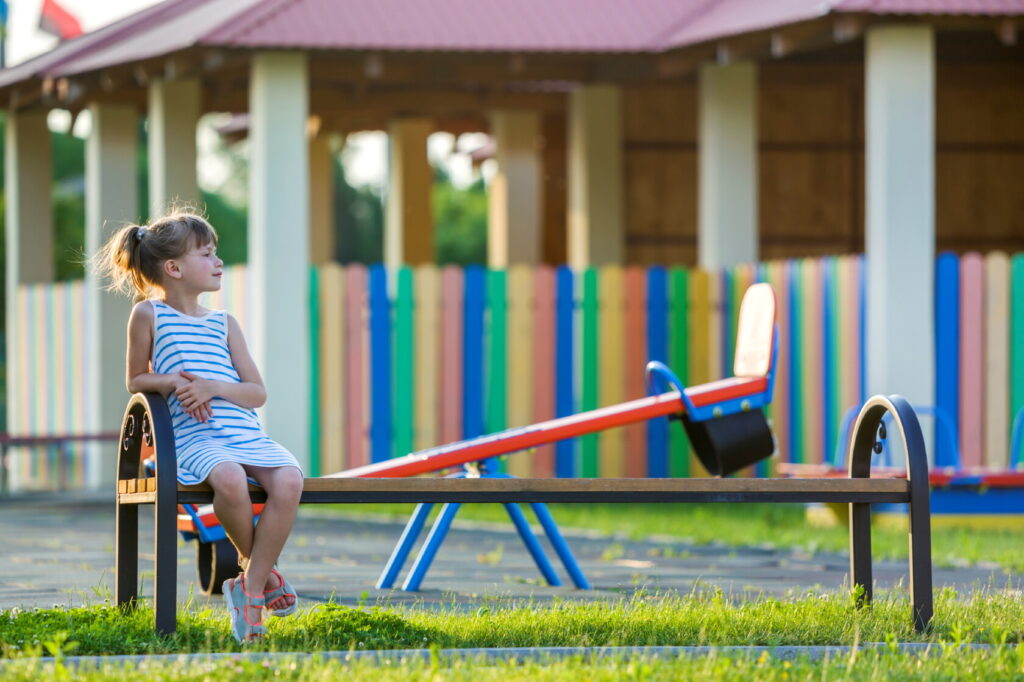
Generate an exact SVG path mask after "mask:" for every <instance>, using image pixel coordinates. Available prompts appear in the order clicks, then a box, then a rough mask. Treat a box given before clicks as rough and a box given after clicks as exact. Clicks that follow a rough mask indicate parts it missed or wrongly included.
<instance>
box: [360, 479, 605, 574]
mask: <svg viewBox="0 0 1024 682" xmlns="http://www.w3.org/2000/svg"><path fill="white" fill-rule="evenodd" d="M481 464H482V463H481ZM472 477H479V478H515V476H511V475H509V474H503V473H489V472H487V471H486V470H481V471H480V473H479V475H477V474H476V472H471V471H470V470H469V469H468V468H467V470H463V471H460V472H459V473H457V474H452V475H451V476H449V477H448V478H472ZM461 506H462V505H461V504H457V503H449V504H445V505H444V506H443V507H442V508H441V513H440V514H439V515H438V517H437V519H436V520H435V521H434V525H433V526H432V527H431V529H430V533H429V534H428V535H427V539H426V540H425V541H424V543H423V547H421V548H420V552H419V554H418V555H417V557H416V560H415V561H414V562H413V565H412V568H411V569H410V570H409V575H408V576H406V578H405V582H404V583H403V584H402V589H403V590H406V591H408V592H415V591H417V590H419V589H420V585H422V584H423V579H424V578H426V576H427V571H429V570H430V564H431V563H433V561H434V557H435V556H437V551H438V550H439V549H440V548H441V543H443V542H444V538H445V536H446V535H447V534H448V530H449V529H450V528H451V525H452V521H453V520H454V519H455V515H456V514H457V513H458V511H459V508H460V507H461ZM503 506H504V507H505V511H506V512H508V515H509V518H510V519H511V520H512V524H513V525H514V526H515V527H516V531H518V532H519V537H520V538H522V540H523V544H524V545H526V549H527V550H529V552H530V556H532V557H533V561H534V563H536V564H537V568H538V569H539V570H540V573H541V575H542V576H544V580H545V581H546V582H547V584H548V585H552V586H554V587H558V586H560V585H561V584H562V581H561V580H560V579H559V578H558V575H557V574H556V573H555V569H554V567H553V566H552V565H551V562H550V561H549V560H548V558H547V556H546V555H545V554H544V549H543V547H542V546H541V544H540V541H539V540H538V539H537V536H536V535H535V534H534V533H533V530H532V529H531V528H530V524H529V522H528V521H527V520H526V515H525V514H523V511H522V509H520V508H519V505H518V504H504V505H503ZM433 507H434V505H433V504H432V503H421V504H418V505H416V509H415V510H414V511H413V513H412V516H411V517H410V518H409V521H408V522H407V523H406V524H405V530H403V531H402V537H401V538H399V540H398V544H396V545H395V549H394V550H392V552H391V557H390V558H389V559H388V562H387V564H385V566H384V570H383V571H382V572H381V574H380V577H379V578H377V588H378V589H388V588H391V587H392V586H394V584H395V580H397V579H398V574H399V572H401V570H402V566H404V565H405V562H406V560H407V559H408V558H409V554H410V552H411V551H412V548H413V545H415V544H416V540H417V539H418V538H419V536H420V534H421V533H422V532H423V526H424V525H425V524H426V521H427V517H428V516H430V511H431V510H432V509H433ZM530 508H531V509H533V513H534V515H536V517H537V521H538V522H539V523H540V525H541V527H542V528H543V529H544V534H545V535H547V538H548V541H549V542H550V543H551V546H552V547H553V548H554V550H555V553H556V554H557V555H558V558H559V559H561V560H562V565H563V566H564V567H565V570H566V573H568V574H569V578H570V579H571V580H572V582H573V584H574V585H575V586H576V588H577V589H580V590H589V589H591V588H590V583H589V582H588V581H587V578H586V576H584V575H583V571H582V570H581V569H580V567H579V564H578V563H577V562H576V558H575V557H574V556H573V554H572V550H570V549H569V545H568V543H566V541H565V538H563V537H562V533H561V532H560V531H559V530H558V525H557V524H556V523H555V520H554V518H552V516H551V512H550V511H548V508H547V505H545V504H543V503H540V502H533V503H530Z"/></svg>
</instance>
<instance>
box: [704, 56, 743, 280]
mask: <svg viewBox="0 0 1024 682" xmlns="http://www.w3.org/2000/svg"><path fill="white" fill-rule="evenodd" d="M699 97H700V103H699V105H698V107H699V112H698V139H699V143H698V150H699V154H698V159H699V161H698V164H699V167H698V198H697V216H698V217H697V263H698V265H700V267H703V268H714V269H717V268H724V267H728V266H732V265H736V264H738V263H753V262H755V261H756V260H757V67H756V66H755V65H754V64H752V63H738V64H728V65H717V64H712V65H706V66H703V67H701V70H700V94H699Z"/></svg>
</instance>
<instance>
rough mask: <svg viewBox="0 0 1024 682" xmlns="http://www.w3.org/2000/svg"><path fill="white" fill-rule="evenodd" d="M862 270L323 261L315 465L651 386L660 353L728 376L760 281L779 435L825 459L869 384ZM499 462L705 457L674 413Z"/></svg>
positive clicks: (831, 265) (439, 439)
mask: <svg viewBox="0 0 1024 682" xmlns="http://www.w3.org/2000/svg"><path fill="white" fill-rule="evenodd" d="M862 270H863V267H862V259H861V258H860V257H858V256H847V257H837V258H826V259H807V260H795V261H787V262H777V263H765V264H762V265H760V266H757V267H754V266H741V267H737V268H733V269H730V270H727V271H725V272H717V273H712V272H707V271H703V270H697V269H686V268H669V269H665V268H660V267H655V268H640V267H621V266H606V267H602V268H591V269H588V270H585V271H583V272H573V271H572V270H570V269H569V268H566V267H561V268H551V267H547V266H539V267H527V266H514V267H512V268H509V269H508V270H507V271H487V270H484V269H482V268H479V267H468V268H466V269H464V270H463V269H459V268H455V267H446V268H440V269H439V268H436V267H434V266H423V267H418V268H415V269H412V268H402V269H399V270H398V271H396V272H392V273H389V272H387V271H385V269H384V268H383V267H380V266H374V267H369V268H365V267H362V266H358V265H354V266H349V267H347V268H342V267H341V266H338V265H328V266H324V267H322V268H320V269H319V270H318V271H317V272H315V273H314V274H313V282H312V286H311V289H312V290H313V291H314V292H316V295H315V297H314V298H315V301H316V307H315V314H314V315H313V316H312V318H313V320H314V330H313V331H314V333H313V335H312V336H313V338H314V339H315V342H314V346H315V352H314V356H315V358H316V360H315V364H316V366H317V367H318V368H319V371H318V372H317V384H318V387H317V400H316V404H317V405H318V409H317V413H316V415H315V419H314V424H313V427H312V434H313V440H314V443H315V448H314V451H315V452H317V453H319V455H320V457H319V459H318V460H317V461H316V462H315V465H314V467H313V468H314V469H315V470H316V472H317V473H329V472H333V471H340V470H342V469H345V468H349V467H354V466H361V465H363V464H367V463H370V462H377V461H381V460H385V459H388V458H391V457H395V456H400V455H404V454H407V453H409V452H412V451H415V450H421V449H424V448H427V447H431V446H433V445H437V444H440V443H445V442H451V441H455V440H461V439H464V438H471V437H473V436H477V435H482V434H484V433H490V432H494V431H499V430H501V429H504V428H510V427H515V426H522V425H526V424H530V423H533V422H538V421H543V420H547V419H552V418H554V417H559V416H565V415H569V414H573V413H576V412H579V411H583V410H590V409H594V408H596V407H599V406H601V405H608V404H614V403H618V402H622V401H625V400H631V399H634V398H639V397H642V396H644V395H647V391H648V387H647V386H646V385H645V379H644V366H645V365H646V363H647V361H648V360H652V359H653V360H661V361H663V362H666V363H668V364H669V365H670V366H671V367H673V368H674V369H675V371H676V373H677V374H678V375H679V376H680V379H681V380H682V381H683V382H684V383H688V384H696V383H702V382H706V381H712V380H714V379H718V378H721V377H722V376H728V375H730V374H731V368H732V353H733V344H734V337H735V325H736V318H737V315H738V311H739V304H740V300H741V299H742V296H743V293H744V291H746V289H747V287H748V286H749V285H750V284H752V283H754V282H755V281H768V282H770V283H772V284H773V285H774V286H775V288H776V291H777V292H778V294H779V321H780V325H781V329H782V334H781V337H782V342H781V344H780V349H779V374H778V379H777V384H776V385H777V389H776V390H777V392H778V393H777V397H776V401H775V404H774V405H773V407H772V409H771V415H770V416H771V417H772V419H773V423H774V425H775V429H776V433H777V435H778V440H779V445H780V452H781V453H782V456H783V458H785V459H787V460H791V461H800V462H822V461H824V456H825V454H826V453H829V452H831V448H832V447H833V445H834V442H835V439H836V438H837V437H838V431H839V423H840V421H841V419H842V415H843V412H844V410H845V409H846V408H848V407H850V406H853V405H856V404H859V403H860V402H861V401H862V399H863V392H864V390H863V371H862V367H863V361H862V357H861V356H862V353H863V343H862V334H861V332H860V330H861V328H862V327H863V282H862ZM793 358H803V359H804V361H803V362H794V361H793ZM823 395H824V396H825V397H824V400H823V399H822V396H823ZM780 398H782V399H781V400H780ZM499 466H501V467H504V468H505V469H506V470H507V471H508V472H509V473H512V474H515V475H519V476H583V477H593V476H630V477H640V476H691V475H694V476H697V475H703V472H702V471H701V469H700V468H699V467H698V466H697V465H696V464H695V460H694V458H693V457H692V454H691V453H690V450H689V446H688V444H687V441H686V438H685V436H684V434H683V431H682V429H681V428H679V427H677V426H674V425H673V426H672V427H671V428H669V424H668V423H667V422H666V421H665V420H659V421H655V422H651V423H648V424H638V425H633V426H628V427H624V428H621V429H613V430H610V431H606V432H603V433H600V434H594V435H590V436H585V437H582V438H580V439H577V440H576V441H567V442H563V443H559V444H555V445H552V446H546V447H541V448H538V449H537V450H536V451H535V452H531V453H521V454H516V455H513V456H510V457H508V458H506V459H505V460H503V461H501V462H499ZM758 473H760V474H762V475H763V474H766V473H768V465H767V464H764V465H762V466H761V468H760V471H759V472H758Z"/></svg>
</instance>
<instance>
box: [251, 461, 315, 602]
mask: <svg viewBox="0 0 1024 682" xmlns="http://www.w3.org/2000/svg"><path fill="white" fill-rule="evenodd" d="M245 470H246V471H247V472H248V474H249V475H250V476H252V477H253V478H254V479H256V481H258V482H259V484H260V485H261V486H263V488H264V489H265V490H266V491H267V503H266V505H265V506H264V507H263V513H262V514H260V521H259V523H258V524H256V531H255V533H254V535H253V541H252V553H251V555H250V560H249V568H248V569H247V570H246V572H245V582H246V583H247V584H250V585H263V586H264V588H263V589H264V590H268V589H273V588H275V587H277V586H278V581H277V579H276V577H273V576H271V574H270V570H271V569H272V568H273V567H274V564H275V563H277V558H278V557H279V556H280V555H281V550H282V549H283V548H284V543H285V541H287V540H288V534H289V533H291V531H292V526H293V525H294V524H295V514H296V512H297V511H298V509H299V497H301V496H302V472H301V471H299V470H298V469H296V468H295V467H275V468H267V467H250V466H247V467H245ZM268 580H269V581H270V582H269V583H268ZM293 602H294V599H293V598H291V597H286V598H285V604H286V605H287V606H290V605H291V604H292V603H293Z"/></svg>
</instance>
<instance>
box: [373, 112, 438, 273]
mask: <svg viewBox="0 0 1024 682" xmlns="http://www.w3.org/2000/svg"><path fill="white" fill-rule="evenodd" d="M433 129H434V127H433V124H432V123H431V122H430V121H429V120H426V119H397V120H395V121H392V123H391V126H390V127H389V128H388V136H389V139H388V143H389V147H390V155H389V159H390V166H389V175H388V190H387V192H388V200H387V210H386V215H385V217H384V262H385V263H386V264H387V266H388V267H389V268H396V267H398V266H401V265H423V264H425V263H433V262H434V261H435V260H436V256H435V253H436V249H435V248H434V218H433V214H432V212H431V204H430V189H431V187H432V186H433V182H434V171H433V169H432V168H431V167H430V162H429V161H428V160H427V137H429V135H430V133H431V132H432V131H433Z"/></svg>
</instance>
